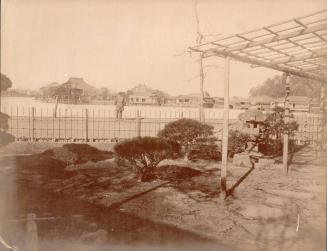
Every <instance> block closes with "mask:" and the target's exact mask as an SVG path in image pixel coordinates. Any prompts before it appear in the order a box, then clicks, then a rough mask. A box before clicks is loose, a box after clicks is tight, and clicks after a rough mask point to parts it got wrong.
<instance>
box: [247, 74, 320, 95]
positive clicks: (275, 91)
mask: <svg viewBox="0 0 327 251" xmlns="http://www.w3.org/2000/svg"><path fill="white" fill-rule="evenodd" d="M281 79H282V78H281V76H278V75H276V76H274V77H273V78H268V79H267V80H266V81H265V82H263V83H262V84H261V85H259V86H257V87H253V88H251V89H250V92H249V95H250V96H251V97H256V96H261V95H267V96H270V97H274V98H279V97H283V96H285V86H284V84H283V83H282V80H281ZM290 83H291V95H294V96H306V97H309V98H319V95H320V84H318V83H317V82H316V81H314V80H311V79H306V78H301V77H298V76H294V75H292V76H291V78H290Z"/></svg>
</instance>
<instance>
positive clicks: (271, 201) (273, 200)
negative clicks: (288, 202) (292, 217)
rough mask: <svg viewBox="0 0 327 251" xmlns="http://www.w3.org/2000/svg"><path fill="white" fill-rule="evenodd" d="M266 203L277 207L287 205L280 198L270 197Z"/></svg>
mask: <svg viewBox="0 0 327 251" xmlns="http://www.w3.org/2000/svg"><path fill="white" fill-rule="evenodd" d="M265 202H266V203H267V204H272V205H277V206H283V205H284V204H285V200H284V199H282V198H279V197H269V198H267V199H266V201H265Z"/></svg>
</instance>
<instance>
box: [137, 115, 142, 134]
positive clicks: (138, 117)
mask: <svg viewBox="0 0 327 251" xmlns="http://www.w3.org/2000/svg"><path fill="white" fill-rule="evenodd" d="M136 135H137V137H141V111H136Z"/></svg>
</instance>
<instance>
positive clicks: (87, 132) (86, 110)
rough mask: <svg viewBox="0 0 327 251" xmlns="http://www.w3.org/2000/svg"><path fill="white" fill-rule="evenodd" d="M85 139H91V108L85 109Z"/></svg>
mask: <svg viewBox="0 0 327 251" xmlns="http://www.w3.org/2000/svg"><path fill="white" fill-rule="evenodd" d="M85 140H86V142H88V141H89V110H88V109H85Z"/></svg>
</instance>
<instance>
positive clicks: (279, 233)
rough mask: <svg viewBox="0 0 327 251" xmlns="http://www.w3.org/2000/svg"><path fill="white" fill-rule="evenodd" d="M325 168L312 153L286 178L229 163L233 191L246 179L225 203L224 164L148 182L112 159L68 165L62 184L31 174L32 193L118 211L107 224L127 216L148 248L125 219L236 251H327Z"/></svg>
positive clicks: (177, 168)
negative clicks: (39, 191) (46, 193)
mask: <svg viewBox="0 0 327 251" xmlns="http://www.w3.org/2000/svg"><path fill="white" fill-rule="evenodd" d="M277 161H278V159H277ZM326 163H327V156H326V153H324V152H318V151H316V150H315V149H314V148H313V147H305V148H302V149H301V150H299V151H298V152H296V153H295V154H294V156H292V158H291V165H290V169H289V172H288V173H287V174H286V171H285V170H283V169H282V168H280V165H275V164H271V163H266V164H262V165H257V166H256V168H254V169H250V168H246V167H235V166H233V165H232V163H229V166H228V180H227V183H228V188H231V187H233V186H234V185H235V184H237V182H238V181H239V180H240V179H241V178H242V177H244V176H246V178H245V179H244V180H243V181H242V182H241V183H240V184H239V185H238V186H237V187H236V188H235V190H234V191H233V193H231V195H230V196H229V197H228V198H226V199H224V196H222V194H221V193H220V189H219V177H220V163H217V162H210V161H198V162H185V161H183V160H179V161H165V162H164V163H161V166H162V168H165V169H164V170H165V175H163V176H162V177H161V179H159V180H155V181H152V182H146V183H142V182H139V181H138V179H137V177H136V176H135V174H133V172H131V170H130V168H128V167H123V166H117V165H116V164H115V163H114V161H113V159H107V160H101V161H98V162H86V163H82V164H77V165H70V166H68V167H67V168H66V170H67V171H66V172H67V173H66V175H65V176H63V177H60V178H58V177H56V178H51V179H49V177H48V178H45V177H43V178H42V177H40V176H37V175H35V174H33V175H34V176H33V179H34V181H33V186H34V187H35V186H38V187H39V188H40V189H43V190H48V191H50V192H52V193H53V192H54V193H55V194H56V195H57V196H59V197H60V196H68V195H69V196H72V197H74V198H76V199H78V200H81V201H84V202H88V203H90V204H93V205H101V206H105V207H106V208H108V209H110V210H112V211H108V212H109V214H111V213H110V212H112V215H108V219H109V218H110V216H112V217H116V216H117V213H118V214H119V215H121V214H122V215H124V216H119V217H121V218H120V220H121V221H122V222H121V227H122V228H124V227H125V228H126V229H125V230H126V231H125V234H124V235H125V237H126V236H129V235H130V234H131V233H130V231H138V232H142V231H144V235H145V236H144V239H143V241H145V242H146V241H147V237H148V238H149V239H150V238H151V235H152V234H153V233H151V231H149V232H147V230H149V228H148V227H147V228H137V227H135V226H131V227H132V228H131V229H132V230H131V229H128V228H127V227H126V226H125V225H124V223H123V222H124V218H125V217H127V216H128V217H130V216H133V217H137V218H138V219H143V220H145V221H149V222H153V223H158V224H163V225H164V226H172V227H174V229H179V231H184V232H185V233H186V232H188V233H193V234H194V236H197V237H196V238H198V237H199V238H200V237H201V238H204V239H207V240H210V243H211V241H212V242H213V243H219V244H220V245H225V246H228V247H231V248H233V250H234V249H236V250H294V251H295V250H299V251H300V250H303V251H305V250H325V248H326V246H325V243H326ZM172 166H173V167H172ZM167 167H169V168H167ZM190 168H192V169H190ZM35 178H36V179H37V181H36V180H35ZM26 205H28V202H26ZM115 215H116V216H115ZM116 223H117V222H116ZM116 225H118V226H117V228H119V222H118V223H117V224H116ZM142 229H143V230H142ZM165 229H166V228H165ZM118 231H121V230H118ZM164 231H165V230H164ZM166 232H167V231H166ZM127 233H128V234H127ZM174 233H175V234H174V235H176V236H175V237H174V238H177V239H178V233H177V232H176V231H175V230H174ZM109 235H110V234H109ZM152 237H153V238H159V237H158V236H157V235H155V237H154V236H152ZM131 238H132V237H131ZM133 238H134V237H133ZM169 238H172V237H169ZM192 238H193V237H192ZM192 238H191V239H192ZM194 238H195V237H194ZM201 238H200V239H201ZM109 239H110V238H109ZM166 241H167V243H169V240H166ZM188 242H190V239H188ZM194 242H197V241H196V240H195V239H194ZM90 250H93V249H90ZM165 250H166V249H165ZM210 250H212V249H210ZM219 250H221V249H219ZM223 250H225V249H223ZM228 250H229V249H228Z"/></svg>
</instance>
